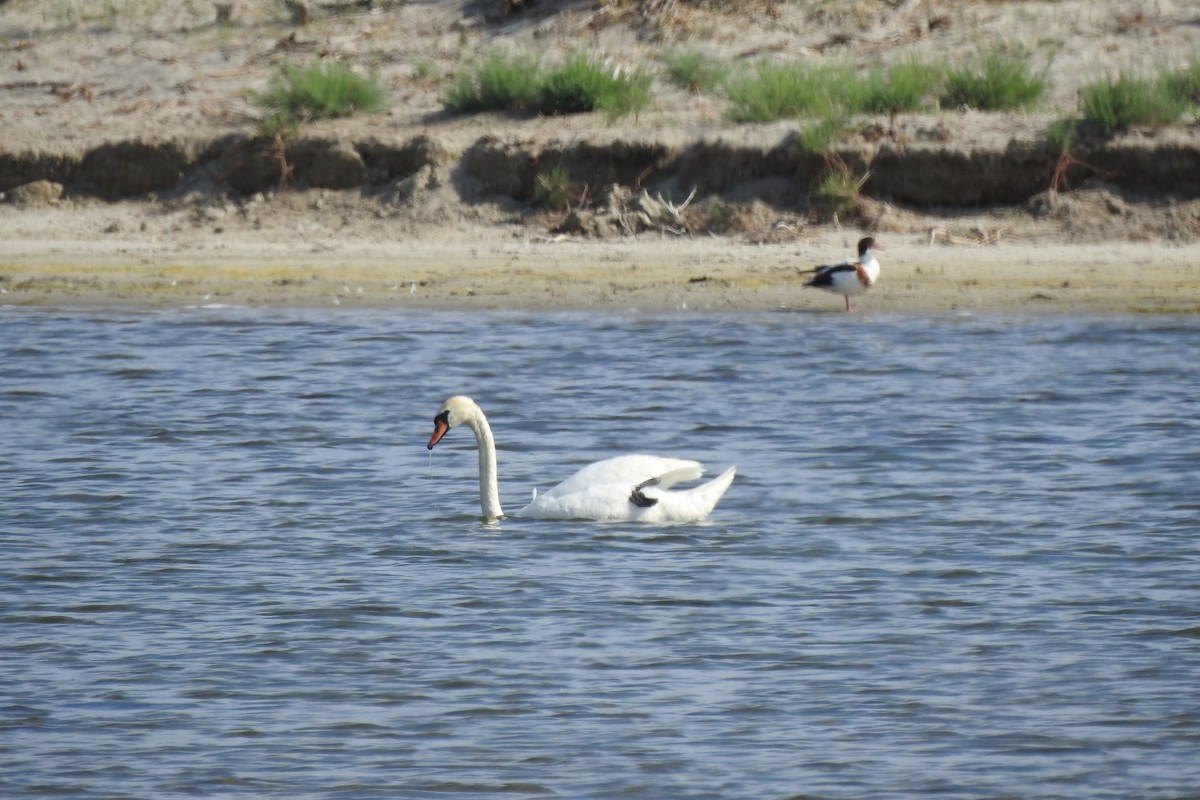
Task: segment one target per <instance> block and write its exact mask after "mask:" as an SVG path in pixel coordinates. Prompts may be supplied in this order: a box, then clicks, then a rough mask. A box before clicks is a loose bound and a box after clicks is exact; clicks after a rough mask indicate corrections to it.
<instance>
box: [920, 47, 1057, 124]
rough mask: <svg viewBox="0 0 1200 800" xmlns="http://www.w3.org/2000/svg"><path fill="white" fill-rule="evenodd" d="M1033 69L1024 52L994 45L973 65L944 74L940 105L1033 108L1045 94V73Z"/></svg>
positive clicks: (991, 109) (981, 109)
mask: <svg viewBox="0 0 1200 800" xmlns="http://www.w3.org/2000/svg"><path fill="white" fill-rule="evenodd" d="M1048 70H1049V68H1048V67H1047V68H1044V69H1043V70H1042V71H1041V72H1040V73H1039V72H1034V71H1033V68H1032V66H1031V65H1030V63H1029V58H1028V56H1027V55H1024V54H1021V53H1010V52H1007V51H1005V50H1004V48H1001V47H994V48H992V49H991V50H988V51H986V52H985V53H983V54H982V55H981V56H980V57H979V59H978V62H977V63H976V64H974V65H970V66H965V67H961V68H958V69H952V70H950V71H949V72H948V73H947V74H946V78H945V81H946V86H945V89H944V90H943V92H942V96H941V104H942V107H943V108H958V107H960V106H967V107H969V108H975V109H978V110H980V111H1008V110H1017V109H1024V108H1032V107H1034V106H1036V105H1037V104H1038V103H1040V102H1041V101H1042V98H1043V97H1045V95H1046V89H1047V86H1048V85H1049V84H1048V80H1047V77H1046V75H1047V72H1048Z"/></svg>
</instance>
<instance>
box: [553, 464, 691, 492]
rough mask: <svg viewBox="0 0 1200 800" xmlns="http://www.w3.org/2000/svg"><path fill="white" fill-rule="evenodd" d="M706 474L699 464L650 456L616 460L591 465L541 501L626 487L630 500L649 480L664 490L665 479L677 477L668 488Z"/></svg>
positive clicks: (668, 484)
mask: <svg viewBox="0 0 1200 800" xmlns="http://www.w3.org/2000/svg"><path fill="white" fill-rule="evenodd" d="M703 474H704V467H703V466H702V465H701V464H700V462H698V461H689V460H687V459H683V458H663V457H662V456H648V455H629V456H617V457H615V458H606V459H604V460H603V461H597V462H595V463H592V464H588V465H587V466H586V467H584V468H583V469H581V470H579V471H578V472H576V473H575V474H574V475H572V476H571V477H569V478H567V479H566V480H565V481H563V482H562V483H560V484H558V485H557V486H554V487H552V488H550V489H547V490H546V491H545V492H542V493H541V494H540V495H538V498H539V499H553V498H556V497H563V496H565V495H569V494H576V493H579V492H587V491H592V490H595V488H596V487H598V486H624V487H625V494H626V496H628V495H629V493H630V492H632V491H633V487H635V486H637V485H638V484H639V483H644V482H645V481H648V480H658V481H659V485H660V486H661V485H662V484H663V478H664V476H668V475H669V476H674V477H672V479H671V480H670V482H669V483H667V484H666V486H672V485H674V484H676V483H679V482H680V481H685V480H695V479H696V478H699V477H700V476H701V475H703ZM664 488H665V487H664Z"/></svg>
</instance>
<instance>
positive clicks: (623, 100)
mask: <svg viewBox="0 0 1200 800" xmlns="http://www.w3.org/2000/svg"><path fill="white" fill-rule="evenodd" d="M652 79H653V78H652V76H651V75H650V73H648V72H643V71H641V70H632V71H626V70H623V69H621V68H620V67H610V66H608V65H606V64H605V63H604V62H603V61H602V60H601V59H600V58H599V57H597V56H591V55H588V54H586V53H576V54H575V55H573V56H570V57H569V58H568V59H567V60H566V62H564V63H563V65H562V66H561V67H559V68H558V69H556V70H553V71H551V72H550V73H548V74H547V75H546V77H545V78H544V79H543V80H542V82H541V87H540V89H539V91H538V99H537V106H536V108H537V110H538V111H539V112H541V113H542V114H549V115H558V114H579V113H583V112H586V111H603V112H604V113H605V114H606V115H607V116H608V118H609V119H617V118H618V117H622V116H624V115H626V114H632V113H636V112H638V111H641V110H642V109H643V108H645V107H646V106H647V105H648V104H649V103H650V82H651V80H652Z"/></svg>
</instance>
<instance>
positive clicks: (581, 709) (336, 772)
mask: <svg viewBox="0 0 1200 800" xmlns="http://www.w3.org/2000/svg"><path fill="white" fill-rule="evenodd" d="M0 354H2V358H3V365H2V373H0V419H2V420H3V428H4V430H3V436H2V437H0V517H2V518H0V555H2V560H0V636H2V640H0V642H2V647H0V795H3V796H5V797H39V796H55V797H60V796H61V797H78V798H92V797H105V798H108V797H136V798H172V797H197V796H221V797H253V798H320V797H330V798H333V797H337V798H375V797H380V798H382V797H389V798H453V797H495V796H501V795H503V796H506V797H507V796H523V795H550V796H559V797H565V798H616V797H621V798H655V799H656V800H657V799H659V798H663V799H666V798H670V799H671V800H678V799H681V798H723V799H724V798H754V799H755V800H760V799H762V798H780V799H782V798H793V797H804V798H893V797H901V796H906V797H961V798H995V797H1017V798H1082V797H1087V798H1122V799H1125V798H1177V797H1195V796H1196V794H1197V792H1200V480H1198V477H1200V367H1198V366H1197V365H1198V364H1200V320H1197V319H1195V318H1184V319H1155V318H1140V317H1139V318H1134V317H1104V318H1075V317H1060V318H1048V317H1029V318H1021V317H950V316H943V317H935V318H924V317H915V316H911V317H910V316H880V315H874V314H870V313H867V314H863V315H861V316H860V315H845V314H765V315H746V316H731V315H726V316H717V315H714V316H686V315H663V316H645V315H633V314H631V315H628V316H622V315H616V314H596V315H591V314H582V313H571V314H561V315H554V314H549V315H547V314H539V315H523V314H488V313H479V312H469V313H466V312H464V313H422V314H409V313H404V314H398V313H387V312H338V311H312V310H308V311H305V310H300V311H287V312H281V311H261V310H239V309H189V310H173V311H156V312H134V311H106V310H86V311H45V310H36V311H31V310H20V309H0ZM455 393H468V394H471V395H473V396H474V397H475V398H476V399H477V400H478V401H479V402H480V404H481V405H482V406H483V407H484V408H485V409H486V410H487V411H488V413H489V415H490V417H491V421H492V425H493V428H494V429H495V432H496V435H497V438H498V440H499V445H500V467H501V492H502V499H504V500H505V503H506V507H507V508H508V509H509V510H515V509H516V508H519V507H520V506H521V505H523V504H524V502H525V501H526V499H527V498H528V497H529V494H530V492H531V491H532V490H533V488H534V487H540V488H542V489H545V488H548V487H549V486H550V485H552V484H553V483H555V482H556V481H557V480H559V479H561V478H563V477H566V476H567V475H568V474H569V473H570V472H572V471H573V470H574V469H575V468H577V467H579V466H581V465H583V464H584V463H587V462H588V461H591V460H594V459H597V458H600V457H603V456H608V455H614V454H618V453H622V452H632V451H649V452H658V453H663V454H671V455H680V456H686V457H694V458H698V459H700V460H702V461H704V462H705V463H706V464H707V465H708V466H709V470H710V473H713V472H715V471H716V470H718V469H721V468H723V467H724V466H725V465H727V464H734V463H736V464H737V465H738V467H739V472H738V477H737V479H736V480H735V482H734V484H733V486H732V488H731V489H730V490H729V493H728V494H727V495H726V496H725V498H724V500H723V501H722V502H721V504H720V505H718V507H717V509H716V511H715V512H714V514H713V516H712V518H711V519H710V520H709V521H708V522H706V523H704V524H698V525H684V526H676V527H669V528H653V527H644V526H639V525H636V524H596V523H584V522H574V523H563V522H545V521H527V520H517V519H512V520H505V521H503V522H502V523H500V524H497V525H491V526H489V525H485V524H483V523H481V521H480V520H479V517H478V515H479V506H478V494H477V492H478V489H477V485H476V477H475V476H476V473H475V468H476V460H475V454H474V449H473V447H474V441H473V439H472V437H471V436H470V433H469V432H468V431H465V430H456V431H452V432H451V434H450V435H449V436H448V437H447V439H446V440H445V441H444V443H443V444H442V445H441V446H439V448H438V449H437V450H435V451H434V452H433V454H432V457H431V455H430V454H429V453H428V452H427V451H426V449H425V442H426V440H427V438H428V436H429V434H430V432H431V430H432V417H433V413H434V411H435V410H436V407H437V405H438V404H439V403H440V402H441V400H443V399H445V397H447V396H448V395H450V394H455Z"/></svg>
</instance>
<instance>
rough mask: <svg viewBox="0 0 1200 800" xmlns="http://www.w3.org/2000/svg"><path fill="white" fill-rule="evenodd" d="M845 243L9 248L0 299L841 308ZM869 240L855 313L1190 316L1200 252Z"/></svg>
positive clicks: (539, 241)
mask: <svg viewBox="0 0 1200 800" xmlns="http://www.w3.org/2000/svg"><path fill="white" fill-rule="evenodd" d="M214 238H216V237H214ZM854 238H855V234H853V233H851V232H850V231H845V232H842V233H837V232H833V233H826V234H825V235H823V236H821V237H820V238H819V239H816V240H813V241H806V242H804V243H788V244H746V243H738V242H730V241H727V240H722V239H702V240H689V239H677V238H651V237H640V238H638V239H636V240H632V241H618V242H590V241H578V240H571V239H558V240H554V239H546V238H534V237H525V238H517V237H514V236H512V235H511V234H509V235H505V234H503V233H498V232H495V231H491V230H484V229H481V230H479V231H476V232H475V234H474V236H473V237H472V238H470V239H469V240H468V239H459V240H454V241H429V240H424V241H422V240H418V241H407V242H350V243H347V242H345V241H342V240H340V239H337V238H327V239H324V238H317V239H311V240H309V241H307V242H305V243H304V245H302V246H300V245H289V244H278V243H264V242H255V241H249V240H239V239H234V240H228V239H220V240H219V241H214V242H208V243H188V244H180V243H178V242H175V243H169V244H164V243H161V242H138V241H129V240H123V239H121V238H119V237H117V238H115V239H113V240H107V241H101V242H95V241H88V242H80V241H63V240H58V241H50V240H42V241H16V242H14V241H12V240H10V241H9V242H8V244H7V246H6V250H5V256H4V258H3V263H0V276H3V280H2V282H0V291H3V294H2V295H0V302H3V303H6V304H15V305H35V306H74V305H96V304H101V305H137V306H149V307H168V306H183V305H203V304H213V303H222V304H232V305H245V306H287V305H301V306H328V307H334V306H341V307H346V308H397V309H402V308H487V309H525V310H533V309H586V308H592V309H614V310H643V311H672V310H675V311H771V310H781V309H794V310H812V311H829V312H841V310H842V300H841V298H840V297H839V296H835V295H831V294H828V293H825V292H822V291H818V290H815V289H808V288H804V286H803V282H804V280H805V278H804V276H802V275H800V274H799V272H798V268H801V267H807V266H810V265H811V264H812V263H815V262H817V261H818V260H820V259H822V258H828V257H830V256H839V257H840V256H842V255H844V254H846V253H849V252H852V247H853V240H854ZM881 241H884V242H885V248H886V249H885V251H884V252H883V253H881V254H880V257H881V261H882V263H883V271H882V276H881V278H880V281H879V283H878V284H877V285H876V287H874V288H873V289H872V290H871V291H870V292H868V293H866V294H864V295H861V296H859V297H858V298H857V299H856V307H857V308H858V309H859V310H860V311H863V312H870V311H878V312H886V311H893V312H910V313H911V312H955V311H957V312H986V311H990V312H1016V313H1038V314H1040V313H1094V312H1104V313H1110V312H1142V313H1188V314H1191V313H1200V258H1197V250H1196V248H1195V247H1194V246H1190V245H1188V246H1168V245H1161V244H1160V245H1154V246H1149V247H1148V246H1146V245H1144V244H1140V243H1123V242H1113V243H1105V244H1098V245H1075V246H1063V245H1043V244H1033V245H1022V244H996V245H988V246H975V247H972V246H969V245H938V244H936V243H935V244H933V245H930V244H928V243H925V242H919V241H914V240H913V237H911V236H896V237H894V238H882V237H881Z"/></svg>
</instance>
